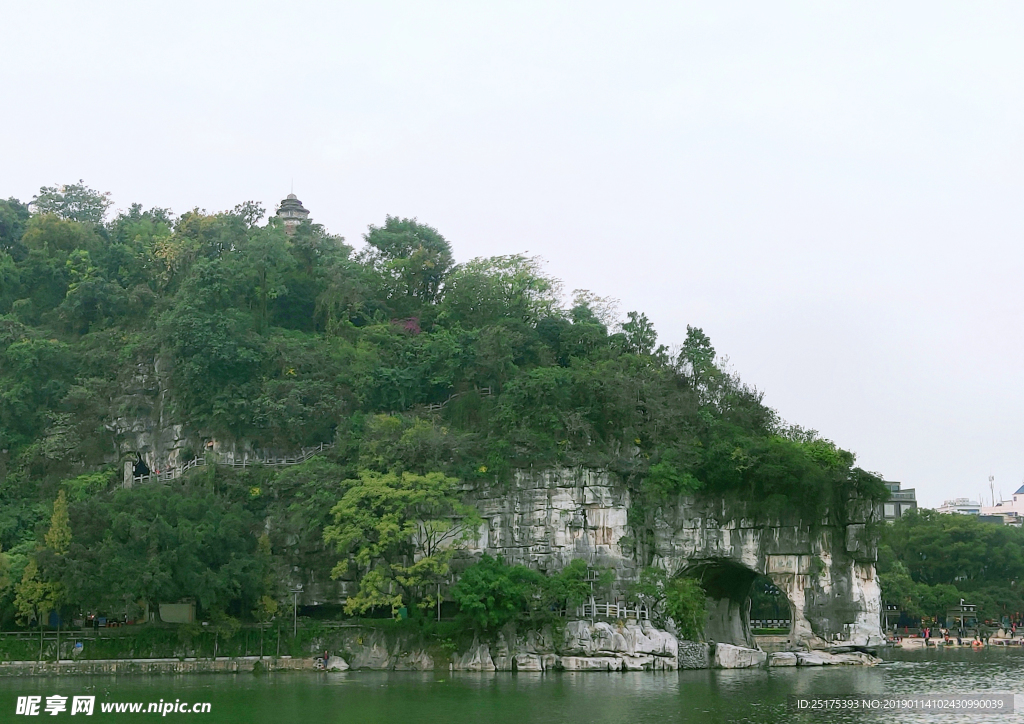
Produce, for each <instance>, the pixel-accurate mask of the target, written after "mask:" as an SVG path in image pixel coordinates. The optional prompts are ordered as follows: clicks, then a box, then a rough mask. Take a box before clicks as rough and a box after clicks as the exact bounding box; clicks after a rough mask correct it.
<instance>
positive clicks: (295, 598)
mask: <svg viewBox="0 0 1024 724" xmlns="http://www.w3.org/2000/svg"><path fill="white" fill-rule="evenodd" d="M291 591H292V638H295V637H296V636H298V635H299V594H300V593H302V584H301V583H300V584H299V585H297V586H295V588H293V589H291Z"/></svg>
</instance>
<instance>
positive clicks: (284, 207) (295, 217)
mask: <svg viewBox="0 0 1024 724" xmlns="http://www.w3.org/2000/svg"><path fill="white" fill-rule="evenodd" d="M277 218H279V219H283V220H284V231H285V233H286V234H288V236H291V235H292V234H294V233H295V227H296V226H298V225H299V224H301V223H302V222H303V221H305V220H306V219H308V218H309V210H308V209H306V207H305V206H303V205H302V202H301V201H299V199H298V197H297V196H296V195H295V194H288V196H287V197H286V198H285V200H284V201H282V202H281V205H280V206H278V207H277Z"/></svg>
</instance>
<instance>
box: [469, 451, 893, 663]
mask: <svg viewBox="0 0 1024 724" xmlns="http://www.w3.org/2000/svg"><path fill="white" fill-rule="evenodd" d="M466 494H467V498H468V499H469V500H470V501H471V502H472V503H473V504H474V505H475V506H476V507H477V509H478V510H479V511H480V514H481V516H482V517H483V519H484V523H483V524H482V525H481V527H480V530H479V532H478V535H477V539H476V541H475V543H473V544H472V545H471V546H470V550H469V551H468V552H469V553H470V554H473V555H479V554H482V553H484V552H487V553H490V554H491V555H499V554H500V555H502V556H503V557H504V558H505V559H506V560H507V561H509V562H512V563H521V564H524V565H529V566H532V567H534V568H537V569H540V570H557V569H558V568H560V567H561V566H563V565H565V564H566V563H568V562H569V561H571V560H573V559H574V558H583V559H585V560H586V561H587V562H588V563H590V564H591V565H594V566H600V567H610V568H613V569H614V570H615V573H616V578H617V581H618V582H619V585H618V586H617V591H615V592H613V594H612V595H613V596H620V597H621V595H622V594H621V591H622V590H623V589H624V586H623V585H621V584H623V583H625V582H627V581H629V580H631V579H633V578H634V577H635V575H636V571H637V568H638V566H639V562H638V561H637V560H635V558H634V552H633V547H634V546H633V545H632V538H633V531H631V530H630V528H629V523H628V520H627V517H628V510H629V507H630V494H629V490H628V488H627V487H626V486H625V485H624V484H623V483H621V482H620V481H618V480H617V479H616V478H615V477H614V476H612V475H611V474H609V473H607V472H601V471H594V470H584V469H558V470H544V471H536V472H530V471H521V472H519V473H517V474H516V475H515V478H514V480H513V481H512V483H511V484H510V485H508V486H507V487H503V486H499V485H494V486H478V487H475V488H472V489H467V491H466ZM852 507H853V508H854V509H855V510H854V513H853V514H851V517H852V518H853V519H854V520H855V521H856V522H852V523H850V524H849V525H846V526H843V527H840V526H834V525H832V526H830V525H826V524H823V523H820V522H816V523H813V524H808V523H805V522H803V521H800V520H799V519H793V520H786V521H780V520H775V521H767V522H765V521H763V520H755V519H754V518H753V517H745V515H744V514H745V513H746V511H744V510H743V509H742V507H738V506H736V505H728V504H726V503H725V501H722V500H711V501H706V500H704V501H701V500H697V499H694V498H688V497H680V498H679V499H678V500H677V501H675V504H674V505H671V506H667V507H665V508H663V509H661V510H660V511H658V514H657V515H656V516H655V519H656V521H657V526H656V528H655V530H654V537H653V541H652V546H653V551H654V559H653V561H652V563H654V564H655V565H659V566H662V567H663V568H665V569H666V570H668V571H669V572H671V573H674V574H679V575H693V576H696V577H699V578H700V579H701V581H702V582H703V584H704V586H705V588H706V589H707V591H708V596H709V601H708V603H709V622H708V630H707V631H708V635H709V637H710V638H711V639H712V640H715V641H721V642H727V643H733V644H737V645H743V646H751V645H753V638H752V637H751V635H750V629H749V621H748V619H747V610H746V605H747V603H746V599H747V594H748V592H749V590H750V584H751V582H752V581H753V578H754V576H755V575H757V574H764V575H766V576H768V577H769V578H771V579H772V580H773V581H774V582H775V583H776V585H777V586H778V587H779V588H780V589H781V590H782V591H784V592H785V593H786V595H787V597H788V598H789V601H790V603H791V604H792V612H793V631H792V638H793V641H794V643H795V644H797V645H802V646H807V647H811V648H821V647H824V646H827V645H829V644H830V643H832V642H834V641H836V640H837V639H839V640H841V641H843V642H844V643H846V644H855V645H862V646H874V645H877V644H880V643H881V641H882V638H881V630H880V628H879V612H880V606H881V603H880V590H879V586H878V580H877V578H876V576H875V569H874V556H875V552H874V549H873V548H872V547H871V546H870V545H869V541H867V540H866V538H865V536H866V533H865V524H866V523H867V522H869V521H870V514H871V511H870V508H868V507H866V506H861V509H860V510H857V509H856V508H857V506H852ZM623 544H627V545H625V546H624V545H623ZM624 548H625V550H624Z"/></svg>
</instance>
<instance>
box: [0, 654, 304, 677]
mask: <svg viewBox="0 0 1024 724" xmlns="http://www.w3.org/2000/svg"><path fill="white" fill-rule="evenodd" d="M313 668H314V660H313V659H312V658H292V657H291V656H274V657H270V656H264V657H263V658H260V657H259V656H239V657H229V656H223V657H220V658H216V659H93V660H88V659H86V660H80V661H73V660H68V661H2V662H0V676H107V675H111V674H116V675H126V674H127V675H134V674H147V675H156V674H232V673H244V672H249V673H252V672H254V671H257V672H258V671H301V670H309V671H311V670H313Z"/></svg>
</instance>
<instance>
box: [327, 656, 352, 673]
mask: <svg viewBox="0 0 1024 724" xmlns="http://www.w3.org/2000/svg"><path fill="white" fill-rule="evenodd" d="M324 668H325V669H327V671H348V662H347V661H345V659H343V658H341V657H340V656H331V657H328V659H327V665H326V666H324Z"/></svg>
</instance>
